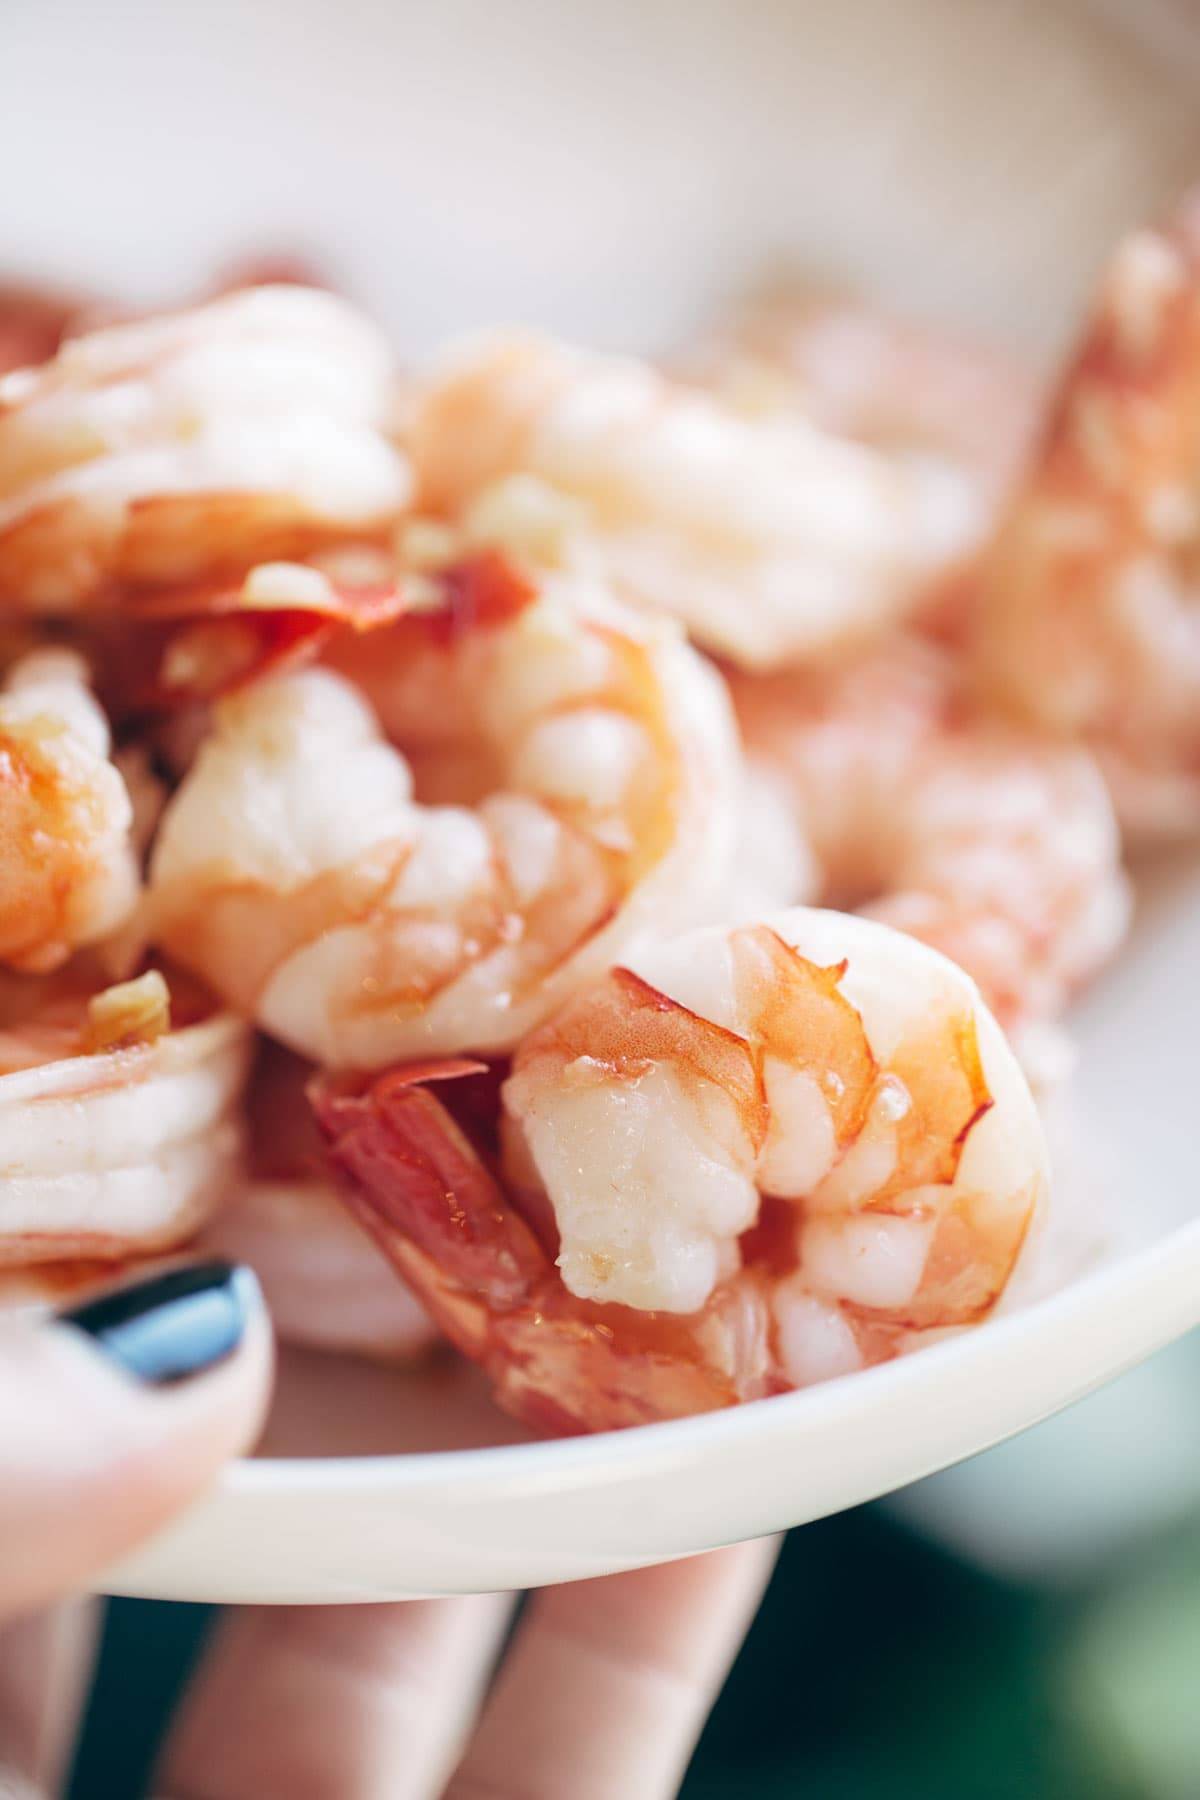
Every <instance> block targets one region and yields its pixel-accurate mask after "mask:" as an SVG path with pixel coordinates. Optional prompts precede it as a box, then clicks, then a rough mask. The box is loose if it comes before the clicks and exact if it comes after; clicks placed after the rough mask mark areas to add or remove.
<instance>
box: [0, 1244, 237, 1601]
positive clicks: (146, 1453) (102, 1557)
mask: <svg viewBox="0 0 1200 1800" xmlns="http://www.w3.org/2000/svg"><path fill="white" fill-rule="evenodd" d="M269 1379H270V1334H269V1331H268V1329H267V1325H266V1316H265V1313H264V1311H263V1308H262V1304H261V1300H260V1299H259V1297H258V1290H257V1287H256V1286H255V1284H254V1282H253V1279H252V1277H249V1276H248V1275H247V1274H246V1272H245V1271H243V1270H233V1269H231V1268H230V1267H229V1266H228V1265H227V1264H207V1265H203V1266H202V1267H199V1268H192V1269H174V1270H169V1271H167V1272H166V1273H160V1274H158V1275H156V1276H154V1277H152V1278H151V1279H150V1280H148V1281H145V1282H140V1283H138V1284H136V1286H129V1287H125V1288H123V1289H120V1290H119V1291H118V1292H117V1293H116V1294H115V1295H110V1296H105V1297H103V1298H102V1299H100V1300H98V1301H91V1302H89V1303H88V1304H87V1305H86V1306H84V1307H80V1308H78V1309H76V1310H75V1312H74V1313H72V1314H67V1315H64V1316H63V1318H62V1319H61V1320H59V1321H55V1322H52V1323H48V1324H29V1323H20V1324H16V1323H11V1324H8V1325H6V1326H5V1327H4V1328H3V1329H2V1330H0V1446H2V1447H3V1448H2V1450H0V1457H2V1466H3V1480H2V1481H0V1617H9V1618H11V1617H14V1616H17V1615H19V1614H21V1613H23V1612H26V1611H29V1610H30V1609H32V1608H33V1607H35V1606H38V1605H41V1604H43V1603H44V1602H45V1601H46V1600H48V1599H50V1598H52V1597H54V1596H56V1595H60V1594H65V1593H68V1592H69V1591H71V1590H72V1589H74V1588H77V1587H79V1586H81V1585H83V1584H84V1583H86V1582H87V1581H88V1579H89V1578H90V1577H92V1576H94V1575H95V1574H96V1573H97V1572H99V1571H100V1570H102V1569H103V1568H105V1567H106V1566H107V1565H108V1564H110V1563H112V1562H114V1561H115V1560H116V1559H117V1558H118V1557H119V1556H121V1555H123V1554H124V1553H125V1552H126V1551H129V1550H131V1549H132V1548H133V1546H134V1545H135V1544H136V1543H138V1542H139V1541H140V1540H141V1539H142V1538H144V1537H147V1536H149V1535H150V1534H151V1533H152V1532H153V1531H155V1530H157V1529H158V1528H159V1527H160V1526H162V1525H164V1524H165V1523H166V1521H167V1520H168V1519H169V1518H170V1517H171V1516H172V1515H173V1514H174V1513H176V1512H178V1511H180V1510H181V1508H183V1507H184V1506H186V1505H187V1504H188V1502H189V1501H191V1500H193V1499H195V1498H196V1496H197V1495H198V1494H199V1493H200V1492H201V1491H202V1490H203V1489H204V1488H205V1487H206V1486H207V1485H208V1483H209V1482H210V1481H211V1480H212V1479H213V1477H214V1475H215V1474H216V1472H217V1470H218V1469H219V1468H220V1466H221V1464H222V1463H223V1462H225V1461H226V1460H227V1459H228V1458H229V1457H231V1456H233V1455H235V1454H236V1453H237V1452H238V1451H240V1450H243V1449H245V1448H246V1447H247V1445H248V1444H249V1443H250V1442H251V1441H252V1440H253V1438H254V1437H255V1435H256V1433H257V1431H258V1428H259V1423H260V1420H261V1417H262V1412H263V1408H264V1405H265V1402H266V1396H267V1391H268V1387H269Z"/></svg>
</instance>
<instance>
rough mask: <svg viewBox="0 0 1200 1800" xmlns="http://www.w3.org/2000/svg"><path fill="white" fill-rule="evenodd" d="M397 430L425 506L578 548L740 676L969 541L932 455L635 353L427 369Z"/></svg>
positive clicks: (519, 545) (884, 597)
mask: <svg viewBox="0 0 1200 1800" xmlns="http://www.w3.org/2000/svg"><path fill="white" fill-rule="evenodd" d="M407 441H408V443H409V447H410V449H411V451H412V454H413V458H414V462H415V464H416V469H417V479H418V484H419V486H418V504H419V505H420V506H421V507H422V508H424V509H425V510H426V511H428V512H431V513H434V514H441V515H443V516H448V517H452V518H453V517H458V516H460V515H464V516H463V518H462V523H463V527H464V529H465V530H466V532H467V534H468V536H470V535H471V534H472V532H474V533H477V534H478V535H479V537H481V538H482V539H483V540H484V541H490V542H493V543H497V542H498V543H500V544H502V545H504V546H506V547H508V548H510V549H513V548H515V549H517V550H518V551H519V552H521V553H522V554H524V555H526V556H530V555H533V556H542V557H549V558H551V559H553V558H555V557H558V558H565V559H567V560H569V561H570V560H576V561H577V560H582V561H583V562H584V564H585V565H586V566H589V567H591V568H592V569H594V570H596V571H598V572H599V573H600V574H601V575H603V577H604V578H605V579H608V580H610V581H613V582H615V583H616V585H617V586H618V587H619V589H620V590H621V591H622V593H623V594H624V595H626V596H627V597H629V598H632V599H634V600H636V601H638V602H640V603H642V604H644V605H647V606H649V607H651V608H653V609H655V610H659V611H663V612H666V613H670V614H673V615H674V616H676V617H678V618H679V619H681V620H682V621H683V622H684V624H685V625H686V626H687V628H688V630H689V631H690V632H691V634H692V635H693V636H694V637H695V638H696V640H697V641H698V642H699V643H701V644H702V645H704V646H706V647H708V648H711V649H714V650H717V651H720V652H721V653H722V654H724V655H726V656H728V657H730V658H731V659H732V660H733V661H735V662H737V663H739V664H743V665H745V666H748V667H754V668H763V667H772V666H775V665H777V664H779V663H781V662H785V661H787V660H789V659H794V658H797V657H801V656H807V655H810V654H812V653H814V652H817V651H826V650H829V649H830V648H831V647H833V646H836V645H840V644H843V643H845V642H847V641H849V640H855V639H860V638H863V637H865V636H868V635H870V634H871V633H872V632H874V631H875V630H877V629H878V628H879V627H880V626H881V625H883V624H886V623H888V622H889V621H891V620H893V619H895V618H897V617H898V616H901V615H903V614H905V613H906V612H908V611H909V610H910V609H911V608H912V606H913V605H914V604H915V602H916V600H917V598H918V597H919V596H920V595H921V594H922V593H923V592H924V591H925V589H926V588H927V587H928V585H929V584H930V582H931V581H932V580H933V579H934V578H935V577H937V576H940V575H942V574H944V573H945V572H946V570H947V569H948V568H950V567H952V566H954V565H955V564H956V563H957V562H958V561H959V559H960V558H961V556H962V555H963V554H964V553H965V551H966V550H967V549H968V548H969V546H970V545H971V543H972V542H973V540H974V538H975V536H976V535H977V517H976V507H975V503H974V500H973V498H972V495H971V492H970V488H969V484H966V483H964V482H963V481H962V480H961V479H960V477H959V475H958V473H957V472H956V471H954V470H949V469H947V468H946V467H945V466H944V465H942V464H939V463H933V462H929V461H922V460H920V459H916V460H914V461H912V462H911V463H902V462H901V461H900V460H899V459H897V458H894V457H887V456H884V455H882V454H880V453H879V452H877V451H875V450H872V449H870V448H868V447H866V446H864V445H861V444H853V443H850V442H848V441H845V440H843V439H839V438H835V437H833V436H831V435H829V434H827V433H824V432H821V431H819V430H818V429H817V428H816V427H815V426H813V425H811V424H809V423H808V422H807V421H805V420H804V419H802V418H798V417H797V418H790V419H768V420H754V419H747V418H745V417H743V416H741V415H740V414H739V413H737V412H736V411H735V410H733V409H732V408H728V407H725V406H723V405H722V404H721V403H720V402H719V401H718V400H716V399H714V398H713V396H712V395H711V394H708V393H705V392H704V391H702V390H701V389H699V388H690V389H689V388H685V387H681V386H674V385H672V384H670V383H669V382H667V381H666V380H665V379H664V377H663V376H661V375H660V374H659V373H658V372H656V371H655V370H653V369H652V368H650V367H649V366H648V365H645V364H641V363H638V362H634V361H625V360H622V359H620V358H615V357H604V356H597V355H589V354H587V353H586V352H584V351H580V350H573V349H568V348H566V347H565V346H563V345H559V344H556V343H554V342H552V341H550V340H543V339H538V338H535V337H514V336H509V337H499V338H492V339H488V340H484V341H483V342H479V343H475V344H473V345H469V346H467V347H465V348H463V349H462V350H460V351H459V352H458V353H457V354H456V355H454V356H452V357H450V358H449V359H448V360H446V361H444V362H443V363H442V364H441V365H440V366H438V367H436V368H435V369H434V370H433V372H432V373H431V374H430V375H429V376H428V378H427V379H426V381H425V383H424V385H423V386H421V385H420V384H418V390H417V393H416V395H415V397H414V400H413V406H412V416H411V420H410V429H409V433H408V440H407ZM556 516H557V518H558V519H559V521H560V528H559V529H558V530H557V531H555V530H554V529H552V528H551V526H552V521H553V519H554V518H555V517H556Z"/></svg>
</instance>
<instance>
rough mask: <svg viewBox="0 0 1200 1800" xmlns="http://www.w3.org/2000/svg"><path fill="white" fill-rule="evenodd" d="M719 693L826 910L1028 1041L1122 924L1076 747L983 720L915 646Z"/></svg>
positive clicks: (1089, 780)
mask: <svg viewBox="0 0 1200 1800" xmlns="http://www.w3.org/2000/svg"><path fill="white" fill-rule="evenodd" d="M730 681H731V691H732V693H733V696H734V703H735V706H736V708H737V713H738V721H739V724H740V725H741V729H742V735H743V739H744V741H745V744H746V746H747V750H748V752H749V755H750V757H751V760H752V763H754V764H756V765H761V766H763V767H765V768H766V769H768V770H770V771H771V772H772V773H773V774H774V775H775V776H776V777H777V778H778V780H779V781H780V782H781V783H782V784H783V786H784V788H785V789H786V791H787V793H788V794H789V796H790V798H791V801H792V805H793V806H794V808H795V809H796V815H797V819H798V822H799V824H800V827H801V829H802V831H803V832H804V834H805V835H806V837H807V839H808V842H809V843H810V845H811V847H812V850H813V854H814V856H815V858H816V862H817V866H818V870H819V874H818V879H817V884H816V885H817V892H818V894H819V896H820V898H821V900H822V902H823V903H824V904H826V905H830V906H848V907H855V908H861V909H863V910H865V911H866V912H867V913H869V914H870V915H871V916H872V917H874V918H878V919H882V920H883V921H884V922H885V923H887V924H890V925H894V926H896V927H898V928H899V929H901V930H905V931H910V932H912V933H913V934H914V935H916V936H918V937H921V938H924V939H925V941H926V942H927V943H930V944H932V945H934V947H935V948H937V949H939V950H941V951H943V952H944V953H945V954H946V955H948V956H950V957H951V958H952V959H953V960H954V961H955V962H958V963H960V964H961V965H962V966H963V967H964V968H965V969H966V970H967V971H968V973H970V974H971V975H973V976H974V977H975V979H976V980H977V981H978V982H979V984H980V986H981V988H982V990H983V994H984V998H985V1000H986V1001H987V1003H988V1005H989V1006H990V1007H991V1009H992V1010H993V1011H994V1012H995V1014H996V1016H997V1018H998V1019H999V1020H1000V1023H1001V1024H1002V1025H1003V1026H1004V1027H1005V1029H1006V1030H1007V1031H1009V1032H1010V1034H1014V1033H1015V1034H1017V1035H1018V1036H1019V1037H1023V1038H1024V1039H1025V1040H1026V1041H1028V1042H1029V1044H1030V1046H1031V1047H1034V1046H1036V1044H1037V1042H1038V1039H1039V1037H1041V1036H1042V1035H1044V1034H1042V1033H1041V1032H1040V1030H1039V1028H1040V1027H1041V1026H1042V1025H1043V1024H1048V1023H1049V1022H1052V1021H1055V1020H1057V1019H1058V1018H1059V1016H1060V1015H1061V1014H1062V1012H1063V1009H1064V1007H1065V1006H1066V1004H1067V1002H1068V1000H1069V999H1070V998H1071V996H1072V995H1073V994H1074V993H1076V992H1077V991H1078V990H1079V988H1081V987H1082V986H1083V985H1084V984H1085V983H1086V982H1087V981H1089V980H1090V979H1091V978H1092V977H1094V976H1095V974H1096V973H1097V972H1098V971H1099V970H1100V969H1101V968H1102V967H1103V966H1104V965H1105V963H1106V962H1107V961H1108V960H1109V959H1110V958H1111V957H1112V956H1113V955H1114V953H1115V952H1116V950H1117V949H1118V947H1119V946H1120V944H1121V941H1122V939H1123V937H1124V934H1125V929H1126V927H1127V925H1128V921H1129V912H1130V898H1129V884H1128V882H1127V880H1126V877H1125V874H1124V872H1123V870H1122V867H1121V860H1120V840H1119V835H1118V831H1117V825H1116V820H1115V818H1114V816H1113V810H1112V805H1111V802H1110V800H1109V797H1108V793H1107V790H1106V787H1105V784H1104V780H1103V777H1102V776H1101V774H1100V771H1099V769H1098V768H1097V767H1096V765H1095V763H1094V761H1093V759H1092V758H1091V757H1090V756H1089V754H1088V753H1087V751H1086V750H1084V749H1082V748H1080V747H1078V746H1072V745H1069V744H1063V743H1061V742H1059V741H1057V740H1055V739H1054V738H1053V737H1051V736H1048V735H1047V734H1046V733H1044V732H1039V731H1038V730H1037V729H1036V728H1032V727H1028V726H1021V725H1019V724H1015V723H1013V722H1012V721H1010V720H1007V719H1005V718H1004V717H1002V716H996V715H995V714H992V713H989V712H988V711H987V710H985V709H982V708H981V707H980V706H979V704H978V703H977V701H976V700H975V699H974V697H973V696H972V694H971V692H970V690H969V685H968V683H967V682H966V680H965V678H964V672H963V669H962V666H961V662H960V660H959V659H957V658H955V657H954V656H952V655H950V654H949V653H948V652H946V651H945V650H943V649H941V648H939V647H938V646H936V645H934V644H933V643H931V642H928V641H925V640H923V639H921V638H918V637H916V636H911V635H909V636H897V637H894V638H890V639H888V640H886V641H885V642H884V643H883V644H882V645H881V646H880V647H879V649H878V650H877V651H875V652H874V653H873V654H872V655H870V656H867V657H864V658H862V659H860V660H858V661H856V662H853V663H850V664H848V665H846V666H845V667H843V668H837V669H833V670H829V671H825V672H824V673H821V674H818V673H816V672H815V671H810V672H803V671H799V670H797V671H791V672H788V673H780V674H778V675H768V676H738V675H736V674H735V675H732V676H731V678H730Z"/></svg>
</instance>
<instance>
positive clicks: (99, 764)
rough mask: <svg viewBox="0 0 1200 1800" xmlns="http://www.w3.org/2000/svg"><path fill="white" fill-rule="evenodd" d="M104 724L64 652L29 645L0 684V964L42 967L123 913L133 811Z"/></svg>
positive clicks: (133, 868) (132, 890)
mask: <svg viewBox="0 0 1200 1800" xmlns="http://www.w3.org/2000/svg"><path fill="white" fill-rule="evenodd" d="M110 750H111V743H110V738H109V730H108V724H107V721H106V720H105V717H104V715H103V713H102V712H101V711H100V708H99V707H98V706H97V704H96V702H95V700H94V699H93V698H92V696H91V693H90V692H89V689H88V685H87V672H86V669H85V667H84V665H83V663H82V662H81V661H80V659H79V658H78V657H76V656H73V655H72V654H70V653H69V652H67V651H59V650H44V651H35V652H33V653H32V654H30V655H29V656H26V657H25V658H24V659H23V660H22V661H20V662H19V663H17V664H16V666H15V667H14V668H13V669H12V671H11V672H10V674H9V676H8V679H7V681H6V683H5V685H4V688H3V690H2V691H0V961H2V962H4V963H6V964H7V965H8V967H9V968H12V969H21V970H26V971H30V972H44V971H47V970H51V969H55V968H57V967H59V965H60V964H62V963H64V962H65V961H66V960H67V958H68V957H69V956H70V955H71V953H72V952H73V951H74V950H76V949H78V948H79V947H80V946H81V945H85V944H92V943H95V942H96V941H97V940H98V939H100V938H103V937H106V936H108V935H109V933H111V932H113V931H114V930H115V929H116V928H117V927H118V926H119V925H121V924H122V923H123V922H124V921H125V919H127V918H128V916H129V914H130V912H131V910H132V908H133V906H134V904H135V902H136V900H137V896H138V872H137V863H136V860H135V857H134V852H133V848H132V842H131V832H132V826H133V809H132V806H131V803H130V798H129V794H128V791H127V789H126V786H125V783H124V781H123V780H122V778H121V776H120V774H119V773H118V771H117V769H116V767H115V766H114V764H113V762H112V761H111V759H110Z"/></svg>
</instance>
